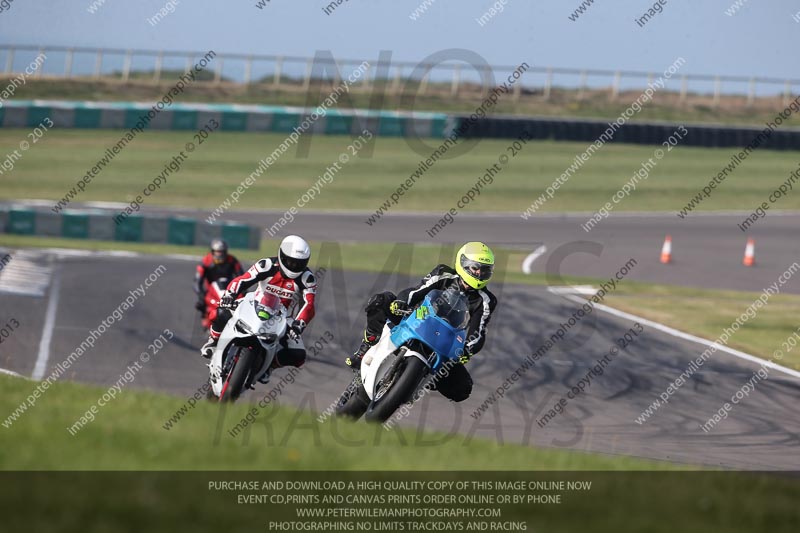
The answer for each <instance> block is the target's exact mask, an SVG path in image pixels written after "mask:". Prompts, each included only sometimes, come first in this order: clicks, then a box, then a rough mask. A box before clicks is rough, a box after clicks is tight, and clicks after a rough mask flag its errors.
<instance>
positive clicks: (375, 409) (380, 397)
mask: <svg viewBox="0 0 800 533" xmlns="http://www.w3.org/2000/svg"><path fill="white" fill-rule="evenodd" d="M427 373H428V365H426V364H425V363H423V362H422V361H420V360H419V359H417V358H416V357H406V358H405V364H404V365H403V366H402V367H400V368H398V369H397V370H396V371H395V373H394V376H390V377H389V379H390V381H391V383H383V384H381V386H380V387H378V390H376V391H375V396H374V398H373V400H372V402H371V403H370V404H369V407H368V408H367V412H366V413H365V415H364V418H365V419H366V420H367V421H369V422H379V423H383V422H386V421H387V420H389V419H390V418H391V417H392V415H393V414H394V412H395V411H396V410H397V408H398V407H400V406H401V405H403V404H404V403H405V402H407V401H408V400H409V399H411V395H412V394H414V391H415V390H417V387H418V386H419V384H420V382H421V381H422V379H423V378H424V377H425V374H427ZM384 379H386V378H384Z"/></svg>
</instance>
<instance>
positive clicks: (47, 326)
mask: <svg viewBox="0 0 800 533" xmlns="http://www.w3.org/2000/svg"><path fill="white" fill-rule="evenodd" d="M60 295H61V271H60V270H59V269H58V268H56V269H55V272H54V273H53V284H52V285H51V286H50V300H49V301H48V302H47V313H46V314H45V318H44V328H42V340H41V342H40V343H39V355H38V356H37V357H36V366H34V368H33V374H32V375H31V377H32V378H33V379H35V380H37V381H38V380H40V379H42V377H44V374H45V372H47V362H48V361H49V360H50V341H51V340H52V339H53V328H54V327H55V324H56V311H57V310H58V299H59V298H60Z"/></svg>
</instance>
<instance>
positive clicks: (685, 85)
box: [678, 74, 689, 104]
mask: <svg viewBox="0 0 800 533" xmlns="http://www.w3.org/2000/svg"><path fill="white" fill-rule="evenodd" d="M688 91H689V79H688V78H687V76H686V74H684V75H683V76H682V77H681V96H680V99H679V100H678V101H679V102H680V103H682V104H683V103H685V102H686V94H687V93H688Z"/></svg>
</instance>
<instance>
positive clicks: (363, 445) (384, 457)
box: [0, 375, 678, 470]
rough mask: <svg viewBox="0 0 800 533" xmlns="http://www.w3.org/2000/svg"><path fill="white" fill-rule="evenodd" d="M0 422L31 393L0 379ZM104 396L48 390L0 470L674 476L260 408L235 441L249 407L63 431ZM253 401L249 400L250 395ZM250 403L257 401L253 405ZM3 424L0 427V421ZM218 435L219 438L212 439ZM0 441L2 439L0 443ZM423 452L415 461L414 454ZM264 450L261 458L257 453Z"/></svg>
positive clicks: (166, 410)
mask: <svg viewBox="0 0 800 533" xmlns="http://www.w3.org/2000/svg"><path fill="white" fill-rule="evenodd" d="M0 386H2V390H3V394H2V396H0V413H3V414H4V416H8V414H9V413H12V412H14V410H15V409H16V408H17V407H18V405H19V404H20V403H21V402H24V401H25V400H26V398H27V396H28V395H29V394H31V392H32V390H33V388H34V384H33V382H31V381H28V380H24V379H19V378H14V377H10V376H4V375H0ZM106 390H107V389H101V388H99V387H93V386H88V385H82V384H77V383H72V382H63V383H56V384H55V385H53V386H51V387H50V388H49V389H47V391H45V393H44V394H43V395H42V396H41V397H40V398H39V400H38V402H37V403H36V404H35V405H34V406H33V407H32V408H31V409H30V411H28V412H26V413H24V414H22V416H21V417H19V418H18V419H17V421H16V422H13V423H12V424H11V427H10V428H6V427H0V431H2V433H1V434H3V435H5V436H7V437H8V438H10V440H7V441H6V442H12V443H13V442H16V443H20V444H21V443H25V444H24V445H14V446H3V447H2V448H0V469H2V470H10V469H11V470H408V469H411V470H516V469H518V468H519V467H520V465H525V467H524V468H525V469H530V470H675V469H677V468H678V467H676V466H674V465H671V464H669V463H658V462H654V461H645V460H640V459H636V458H629V457H611V456H601V455H594V454H586V453H581V452H573V451H571V450H555V449H537V448H531V447H526V446H518V445H508V444H506V445H501V444H498V443H496V442H493V441H489V440H484V439H478V438H471V437H466V436H461V435H454V434H444V433H436V432H418V431H416V430H412V429H402V428H394V429H392V430H388V431H387V430H386V429H384V428H383V426H381V425H368V424H365V423H363V422H362V423H353V422H348V421H344V420H339V419H329V420H328V421H325V422H323V423H320V422H318V421H317V420H316V414H312V413H308V412H303V411H298V410H295V409H293V408H289V407H276V408H274V409H270V408H269V407H268V408H267V409H262V410H261V411H262V416H260V417H259V418H257V419H256V422H255V424H254V425H251V426H249V427H250V428H252V431H248V430H245V432H244V433H242V434H241V435H238V436H236V437H231V436H230V435H228V434H227V430H228V429H230V428H231V427H233V426H234V425H235V424H236V423H237V422H239V421H240V420H241V419H242V418H244V417H245V416H246V415H247V413H248V411H249V409H250V407H251V406H250V405H247V404H245V403H238V404H234V405H231V406H227V407H221V406H220V404H218V403H214V402H208V401H201V402H198V403H197V405H196V406H195V407H194V408H193V409H191V410H189V411H188V412H187V413H186V414H185V415H184V416H183V418H181V419H180V420H179V421H178V422H177V423H175V424H174V425H173V426H172V427H171V429H169V430H166V429H164V425H165V423H167V421H168V420H169V418H170V417H171V416H172V415H173V414H174V413H175V412H176V411H178V410H179V409H181V407H183V406H184V402H185V401H186V399H185V398H175V397H171V396H166V395H163V394H156V393H153V392H146V391H141V390H132V389H126V390H125V391H123V392H122V393H121V394H119V395H118V396H117V398H116V399H115V400H113V401H111V402H110V403H108V404H106V405H105V406H104V407H102V408H99V410H98V412H97V414H96V415H95V417H96V418H95V420H94V421H93V422H90V423H88V424H87V425H86V426H84V427H83V429H81V430H79V431H78V432H77V433H76V434H75V435H74V436H72V435H71V434H70V432H69V431H68V429H67V428H69V427H71V426H72V425H73V424H74V423H75V422H76V420H78V419H79V418H80V417H81V415H83V414H84V413H85V412H86V410H87V409H89V408H90V407H91V406H92V405H94V404H96V403H97V401H98V398H99V397H100V396H102V395H103V394H104V393H105V392H106ZM251 394H253V393H251ZM259 397H260V396H259ZM4 420H5V419H4ZM218 429H219V433H217V431H218ZM4 440H5V439H4ZM420 449H424V453H420ZM266 451H269V453H265V452H266Z"/></svg>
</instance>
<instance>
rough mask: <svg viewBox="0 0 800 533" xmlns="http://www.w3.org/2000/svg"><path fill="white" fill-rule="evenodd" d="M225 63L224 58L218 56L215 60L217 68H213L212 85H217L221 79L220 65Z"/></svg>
mask: <svg viewBox="0 0 800 533" xmlns="http://www.w3.org/2000/svg"><path fill="white" fill-rule="evenodd" d="M224 65H225V58H224V57H220V58H219V60H218V61H217V68H215V69H214V85H219V82H220V80H221V79H222V67H223V66H224Z"/></svg>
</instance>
